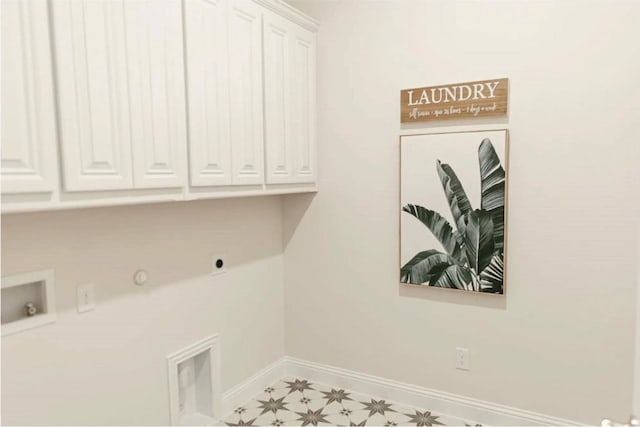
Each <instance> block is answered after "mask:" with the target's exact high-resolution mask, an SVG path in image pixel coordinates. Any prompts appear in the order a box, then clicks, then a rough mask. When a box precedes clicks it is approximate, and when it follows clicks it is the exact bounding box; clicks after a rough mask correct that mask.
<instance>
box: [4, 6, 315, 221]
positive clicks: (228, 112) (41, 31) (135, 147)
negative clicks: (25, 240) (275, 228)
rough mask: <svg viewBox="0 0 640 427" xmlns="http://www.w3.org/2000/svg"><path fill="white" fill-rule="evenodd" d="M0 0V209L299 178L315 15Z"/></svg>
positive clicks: (305, 158)
mask: <svg viewBox="0 0 640 427" xmlns="http://www.w3.org/2000/svg"><path fill="white" fill-rule="evenodd" d="M2 12H3V13H2V89H3V90H2V105H3V108H2V124H3V126H2V150H1V156H0V160H1V166H2V168H1V176H2V193H3V194H4V195H5V197H4V198H3V202H2V212H20V211H29V210H43V209H44V210H46V209H60V208H66V207H91V206H105V205H110V204H127V203H138V202H152V201H168V200H192V199H196V198H218V197H220V198H222V197H229V196H238V195H262V194H284V193H296V192H307V191H315V185H314V184H315V182H316V174H317V166H316V136H315V134H316V122H315V102H316V88H315V82H316V74H315V73H316V68H315V61H316V59H315V57H316V36H315V28H316V25H317V24H316V23H315V22H314V21H313V20H312V19H310V18H309V17H307V16H305V15H303V14H302V13H300V12H298V11H297V10H295V9H294V8H292V7H291V6H289V5H287V4H286V3H285V2H283V1H281V0H3V1H2ZM56 109H57V111H56Z"/></svg>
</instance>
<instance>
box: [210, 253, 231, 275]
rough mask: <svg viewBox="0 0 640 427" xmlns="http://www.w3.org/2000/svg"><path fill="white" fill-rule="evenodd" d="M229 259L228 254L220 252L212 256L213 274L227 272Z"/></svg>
mask: <svg viewBox="0 0 640 427" xmlns="http://www.w3.org/2000/svg"><path fill="white" fill-rule="evenodd" d="M227 264H228V260H227V255H226V254H218V255H214V256H212V257H211V275H212V276H215V275H216V274H222V273H226V272H227V267H228V265H227Z"/></svg>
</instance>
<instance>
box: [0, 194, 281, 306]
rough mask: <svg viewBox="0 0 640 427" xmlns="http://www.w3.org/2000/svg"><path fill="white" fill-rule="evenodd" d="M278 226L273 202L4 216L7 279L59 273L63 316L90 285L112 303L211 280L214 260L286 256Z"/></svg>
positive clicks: (232, 263) (232, 264)
mask: <svg viewBox="0 0 640 427" xmlns="http://www.w3.org/2000/svg"><path fill="white" fill-rule="evenodd" d="M281 218H282V201H281V200H280V199H279V198H276V197H255V198H242V199H226V200H202V201H191V202H174V203H162V204H148V205H136V206H119V207H107V208H96V209H74V210H66V211H56V212H38V213H29V214H9V215H2V275H3V276H7V275H12V274H17V273H22V272H29V271H37V270H43V269H54V270H55V275H56V292H57V294H58V298H57V299H58V302H59V303H58V311H61V310H74V309H75V305H74V303H75V297H74V295H75V288H76V286H78V285H82V284H85V283H93V284H94V285H95V286H96V289H99V293H100V299H101V300H106V299H114V298H118V297H120V296H125V295H126V294H131V293H132V292H139V291H141V290H142V291H149V290H152V289H157V288H158V287H159V286H165V285H167V284H171V283H178V282H181V281H184V280H187V279H190V278H194V277H199V276H205V277H206V275H207V274H209V273H210V272H211V270H212V256H216V255H226V258H227V259H226V264H227V265H228V266H229V268H239V267H242V266H244V265H246V264H249V263H252V262H254V261H257V260H260V259H263V258H267V257H271V256H276V255H278V254H281V253H282V234H281V233H282V225H281V224H282V222H281ZM138 269H144V270H146V271H147V272H148V276H149V280H148V282H147V283H146V284H145V285H144V286H142V287H137V286H135V285H134V283H133V274H134V272H135V271H136V270H138Z"/></svg>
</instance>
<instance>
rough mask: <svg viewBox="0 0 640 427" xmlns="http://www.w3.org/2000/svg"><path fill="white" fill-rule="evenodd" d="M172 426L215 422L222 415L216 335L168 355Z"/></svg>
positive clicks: (211, 423)
mask: <svg viewBox="0 0 640 427" xmlns="http://www.w3.org/2000/svg"><path fill="white" fill-rule="evenodd" d="M167 369H168V376H169V399H170V413H171V425H174V426H177V425H183V426H184V425H200V426H202V425H213V424H214V423H215V422H216V417H220V416H221V414H220V409H219V408H220V399H221V393H220V356H219V346H218V336H217V335H213V336H210V337H208V338H205V339H203V340H201V341H198V342H196V343H194V344H192V345H190V346H188V347H186V348H183V349H182V350H180V351H177V352H175V353H173V354H171V355H169V356H167Z"/></svg>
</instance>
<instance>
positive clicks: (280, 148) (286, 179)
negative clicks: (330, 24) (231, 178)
mask: <svg viewBox="0 0 640 427" xmlns="http://www.w3.org/2000/svg"><path fill="white" fill-rule="evenodd" d="M291 30H292V26H291V24H290V23H289V22H288V21H286V20H284V19H282V18H280V17H279V16H277V15H274V14H271V13H265V15H264V31H263V32H264V40H263V46H264V96H265V100H264V105H265V135H264V137H265V150H266V152H265V156H266V182H267V184H282V183H290V182H294V181H295V176H294V173H293V172H294V164H293V161H294V153H293V152H292V148H293V147H292V141H291V139H292V136H293V135H292V125H293V123H292V120H291V119H292V116H291V113H292V111H291V96H292V92H291V81H292V76H291V72H292V71H293V70H292V65H293V64H292V63H291V53H292V46H293V35H292V34H291V32H292V31H291Z"/></svg>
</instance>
